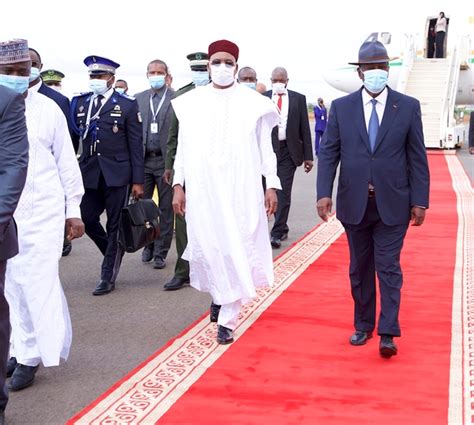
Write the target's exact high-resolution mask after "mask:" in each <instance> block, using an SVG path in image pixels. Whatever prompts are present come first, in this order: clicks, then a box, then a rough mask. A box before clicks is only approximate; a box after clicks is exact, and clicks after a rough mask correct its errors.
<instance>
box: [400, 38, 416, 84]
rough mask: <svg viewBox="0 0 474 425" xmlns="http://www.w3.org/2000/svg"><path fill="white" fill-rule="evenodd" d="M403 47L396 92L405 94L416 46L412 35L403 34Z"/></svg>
mask: <svg viewBox="0 0 474 425" xmlns="http://www.w3.org/2000/svg"><path fill="white" fill-rule="evenodd" d="M405 37H406V38H405V46H404V49H403V63H402V66H401V69H400V74H399V75H398V83H397V91H398V92H400V93H405V92H406V89H407V84H408V77H409V75H410V72H411V70H412V68H413V63H414V62H415V59H416V45H415V37H414V36H413V34H405Z"/></svg>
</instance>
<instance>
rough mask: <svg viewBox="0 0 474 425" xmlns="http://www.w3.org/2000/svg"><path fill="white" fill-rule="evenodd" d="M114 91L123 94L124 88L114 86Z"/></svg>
mask: <svg viewBox="0 0 474 425" xmlns="http://www.w3.org/2000/svg"><path fill="white" fill-rule="evenodd" d="M115 91H116V92H117V93H120V94H125V89H124V88H122V87H115Z"/></svg>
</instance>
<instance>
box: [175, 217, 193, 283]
mask: <svg viewBox="0 0 474 425" xmlns="http://www.w3.org/2000/svg"><path fill="white" fill-rule="evenodd" d="M174 226H175V232H176V252H177V254H178V259H177V260H176V266H175V268H174V275H175V276H176V277H179V278H181V279H189V262H188V261H186V260H183V258H182V256H183V252H184V250H185V249H186V246H187V245H188V235H187V233H186V220H185V218H184V217H183V216H181V215H179V214H176V216H175V224H174Z"/></svg>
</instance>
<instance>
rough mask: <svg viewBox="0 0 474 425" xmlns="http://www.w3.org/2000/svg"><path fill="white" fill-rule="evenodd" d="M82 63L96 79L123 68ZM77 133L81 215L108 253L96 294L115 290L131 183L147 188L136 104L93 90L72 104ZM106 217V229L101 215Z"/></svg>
mask: <svg viewBox="0 0 474 425" xmlns="http://www.w3.org/2000/svg"><path fill="white" fill-rule="evenodd" d="M84 63H85V64H86V65H87V66H88V68H89V74H90V76H91V81H92V80H93V79H94V78H93V76H94V75H103V74H108V75H110V79H112V78H113V76H114V75H115V69H116V68H118V67H119V66H120V65H119V64H117V63H115V62H113V61H111V60H109V59H106V58H101V57H99V56H88V57H87V58H86V59H85V60H84ZM71 109H72V115H73V120H74V124H75V130H76V131H77V132H78V134H79V135H80V137H81V145H82V146H81V147H82V152H81V156H80V159H79V166H80V168H81V172H82V179H83V182H84V188H85V194H84V197H83V198H82V203H81V215H82V220H83V222H84V224H85V230H86V233H87V235H88V236H89V237H90V238H91V239H92V240H93V241H94V243H95V244H96V245H97V247H98V248H99V250H100V252H101V253H102V254H103V255H104V260H103V262H102V271H101V280H100V281H99V283H98V285H97V287H96V289H95V290H94V292H93V294H94V295H102V294H106V293H109V292H110V291H112V290H113V289H114V288H115V280H116V277H117V274H118V272H119V268H120V263H121V260H122V256H123V251H122V250H121V249H120V247H119V245H118V226H119V218H120V211H121V209H122V207H123V206H124V205H125V204H126V202H127V199H128V195H129V192H130V185H132V184H139V185H142V184H143V147H142V124H141V117H140V114H139V112H138V106H137V102H136V101H135V100H134V99H133V98H131V97H128V96H126V95H122V94H119V93H118V92H116V91H115V90H114V89H113V88H112V86H111V85H110V87H109V88H108V89H107V91H106V92H105V93H103V95H100V94H98V93H94V92H90V93H85V94H82V95H80V96H77V97H75V98H73V100H72V103H71ZM104 210H105V211H106V213H107V224H106V229H105V230H104V228H103V226H102V224H101V223H100V215H101V214H102V213H103V212H104Z"/></svg>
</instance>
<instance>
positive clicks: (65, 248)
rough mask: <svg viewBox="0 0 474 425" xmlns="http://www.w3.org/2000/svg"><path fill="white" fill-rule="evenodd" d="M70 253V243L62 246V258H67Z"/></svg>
mask: <svg viewBox="0 0 474 425" xmlns="http://www.w3.org/2000/svg"><path fill="white" fill-rule="evenodd" d="M71 251H72V243H71V241H67V242H66V243H65V244H64V245H63V253H62V256H63V257H67V256H68V255H69V254H70V253H71Z"/></svg>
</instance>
